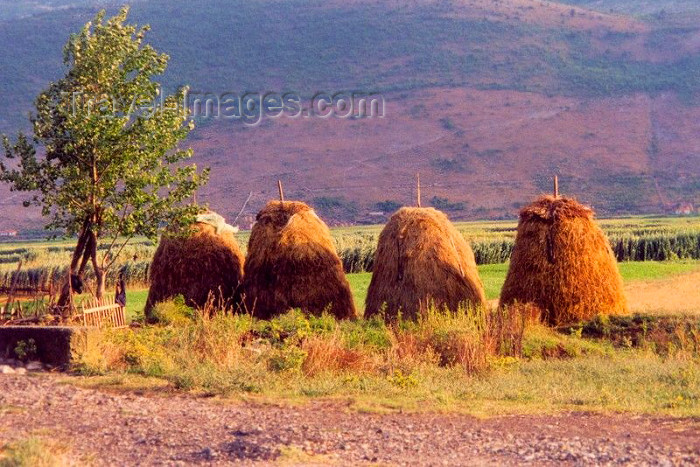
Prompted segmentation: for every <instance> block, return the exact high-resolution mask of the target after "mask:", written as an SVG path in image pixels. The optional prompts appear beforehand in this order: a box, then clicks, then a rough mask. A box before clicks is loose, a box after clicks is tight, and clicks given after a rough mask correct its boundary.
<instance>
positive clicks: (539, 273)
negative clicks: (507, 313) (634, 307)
mask: <svg viewBox="0 0 700 467" xmlns="http://www.w3.org/2000/svg"><path fill="white" fill-rule="evenodd" d="M593 217H594V213H593V211H592V210H591V209H589V208H587V207H585V206H583V205H581V204H579V203H578V202H576V201H575V200H573V199H571V198H565V197H558V198H555V197H553V196H543V197H541V198H539V199H537V200H536V201H535V202H534V203H532V204H531V205H529V206H527V207H525V208H524V209H523V210H522V211H521V212H520V222H519V223H518V233H517V236H516V239H515V246H514V248H513V255H512V257H511V261H510V268H509V270H508V275H507V276H506V281H505V284H504V286H503V290H502V292H501V300H500V304H501V306H505V305H510V304H513V303H528V304H533V305H534V306H536V307H537V308H538V309H539V310H540V312H541V316H542V319H543V320H544V321H545V322H547V323H549V324H551V325H554V326H559V325H565V324H571V323H574V322H579V321H584V320H588V319H591V318H593V317H594V316H598V315H619V314H627V313H629V310H628V306H627V300H626V298H625V295H624V291H623V285H622V277H621V276H620V272H619V271H618V268H617V263H616V261H615V256H614V255H613V252H612V250H611V248H610V244H609V242H608V240H607V238H606V236H605V234H604V233H603V231H602V230H601V229H600V228H599V227H598V226H597V225H596V224H595V222H594V220H593Z"/></svg>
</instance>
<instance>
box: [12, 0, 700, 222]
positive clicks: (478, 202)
mask: <svg viewBox="0 0 700 467" xmlns="http://www.w3.org/2000/svg"><path fill="white" fill-rule="evenodd" d="M95 3H97V2H94V1H93V2H90V1H89V0H82V1H80V2H78V1H73V2H69V1H54V2H49V1H45V2H41V1H37V2H33V4H35V5H34V6H35V7H36V8H34V9H24V10H22V11H17V12H15V13H13V14H12V15H10V14H7V15H6V16H0V38H1V39H2V40H3V43H6V44H13V47H6V48H4V49H3V50H0V63H2V64H3V66H2V67H0V91H2V93H3V95H4V96H5V97H6V99H5V104H4V110H3V112H2V113H0V132H14V131H15V130H16V129H18V128H22V127H25V128H26V126H27V124H26V113H27V111H28V110H29V109H30V108H31V102H32V99H33V97H34V96H35V95H36V94H37V93H38V92H39V91H40V90H41V89H43V88H44V87H45V86H46V83H47V82H48V81H49V80H52V79H56V78H57V77H58V76H60V74H61V73H62V66H61V62H60V60H61V47H62V45H63V43H64V42H65V40H66V38H67V37H68V34H69V33H70V32H73V31H75V30H77V29H78V28H79V27H80V26H81V25H82V24H83V23H84V22H86V21H88V20H89V19H90V18H91V16H92V15H93V14H94V12H95V11H96V10H97V7H95V6H91V5H94V4H95ZM102 3H105V2H102ZM695 3H696V2H691V1H684V0H677V1H672V0H663V1H658V0H657V1H654V2H651V1H645V0H632V1H627V0H626V1H622V0H613V1H605V2H603V1H596V0H569V1H561V2H552V1H539V0H500V1H496V2H494V1H492V0H460V1H428V0H418V1H411V2H404V1H400V2H399V1H395V2H394V1H390V2H377V1H370V0H351V1H349V2H348V1H345V2H339V1H337V0H331V1H315V0H292V1H284V2H281V1H280V2H277V1H267V0H257V1H250V0H247V1H242V0H236V1H233V2H232V1H226V0H209V1H207V2H189V1H184V0H167V1H166V0H150V1H142V2H135V3H134V4H133V9H132V20H134V21H137V22H138V23H149V24H151V26H152V31H151V33H150V36H149V37H150V40H151V41H152V43H153V44H154V46H155V47H157V48H158V49H160V50H162V51H165V52H167V53H168V54H170V56H171V63H170V68H169V71H168V73H167V75H166V76H165V77H164V85H165V86H166V87H167V88H170V89H172V88H173V87H175V86H177V85H180V84H185V83H186V84H189V85H191V86H192V88H193V89H196V90H199V91H208V92H212V93H218V94H221V93H224V92H236V93H243V92H245V91H253V92H259V93H264V92H267V91H274V92H286V91H295V92H297V93H299V94H300V95H301V96H302V97H304V98H305V99H306V98H308V97H310V96H312V95H314V94H315V93H316V92H319V91H326V92H330V93H333V92H338V91H348V90H350V91H353V90H355V91H363V92H374V93H378V94H381V95H382V96H383V97H384V99H385V102H386V107H385V117H384V118H351V119H340V118H329V119H320V118H311V119H307V118H297V119H292V118H284V117H283V118H279V119H263V120H262V122H261V124H260V125H258V126H248V125H244V124H242V123H241V122H240V121H231V120H222V119H219V120H214V119H204V120H201V121H200V122H199V127H198V129H197V130H196V131H195V132H194V133H193V134H192V136H191V138H190V141H189V143H190V144H191V145H192V147H193V148H194V149H195V153H196V156H195V157H196V159H195V160H196V161H197V163H199V164H201V165H209V166H211V167H212V168H213V176H212V181H211V183H210V185H209V186H208V187H207V188H206V189H205V190H204V193H203V194H202V198H203V199H205V200H206V201H208V202H209V203H210V204H211V206H212V207H213V208H214V209H216V210H218V211H220V212H222V213H223V214H225V215H227V216H228V217H234V216H235V215H236V213H237V212H238V211H239V210H240V208H241V205H242V204H243V202H244V200H245V199H246V198H247V197H248V194H249V193H250V192H252V193H253V195H252V197H251V202H250V203H249V205H248V208H247V209H246V213H245V214H247V217H245V219H246V221H249V220H250V215H252V214H253V213H254V212H255V211H256V210H257V209H258V208H259V207H260V206H261V205H262V204H263V203H264V201H265V200H266V199H268V198H269V197H271V196H274V191H275V189H276V187H275V182H276V180H277V179H278V178H279V179H282V180H283V182H284V184H285V187H286V191H287V196H288V197H298V198H301V199H304V200H307V201H309V202H311V203H313V204H314V205H316V206H317V207H318V208H319V210H320V211H321V212H322V213H323V214H324V215H326V216H328V217H329V218H331V219H332V220H333V221H334V222H357V221H366V222H380V221H382V217H381V216H371V215H370V212H373V211H386V210H390V209H391V208H392V207H394V206H396V205H398V204H403V203H410V202H412V199H413V197H414V194H413V191H414V190H413V185H414V181H413V178H414V176H415V173H416V172H420V173H421V180H422V182H423V185H424V189H423V196H424V201H425V202H426V203H427V204H430V203H432V204H435V205H437V206H438V207H441V208H442V209H445V210H447V211H448V212H449V213H450V215H451V217H453V218H459V219H467V218H501V217H512V216H514V215H515V213H516V212H517V208H518V207H519V206H520V205H522V204H523V203H524V202H526V201H528V200H529V199H531V198H532V197H533V196H535V195H537V194H538V193H540V192H542V191H544V190H548V189H549V184H550V179H551V176H552V175H553V174H555V173H558V174H559V175H560V177H561V179H562V189H563V191H565V192H566V193H570V194H576V195H577V196H578V197H579V198H580V199H582V200H583V201H585V202H588V203H591V204H593V205H594V206H595V207H596V208H597V209H598V210H599V212H600V213H601V214H604V215H611V214H627V213H633V214H644V213H659V212H664V211H667V210H669V209H671V208H672V207H673V206H674V205H675V204H677V203H680V202H683V201H688V202H692V203H695V204H700V166H699V165H698V160H699V159H700V137H698V134H700V98H699V97H700V92H699V91H700V79H699V78H700V22H698V21H697V20H698V19H700V7H698V6H696V4H695ZM0 5H4V0H3V1H0ZM47 5H48V6H49V7H51V8H52V9H51V10H49V11H47V12H42V9H45V8H46V7H47ZM27 8H28V7H27ZM111 8H112V9H113V7H111ZM5 11H9V10H5ZM37 31H41V34H37ZM20 201H21V197H17V196H12V195H11V194H9V193H7V190H6V189H5V188H4V187H3V188H1V189H0V207H2V210H3V212H4V215H3V216H2V217H0V229H3V228H11V227H13V226H14V227H15V228H17V227H19V228H31V227H34V226H36V225H37V215H36V213H33V214H30V213H28V211H27V210H25V209H23V208H22V207H21V202H20ZM378 203H379V204H378Z"/></svg>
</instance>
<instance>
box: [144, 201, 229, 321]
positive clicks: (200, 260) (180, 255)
mask: <svg viewBox="0 0 700 467" xmlns="http://www.w3.org/2000/svg"><path fill="white" fill-rule="evenodd" d="M207 216H215V217H216V218H219V219H220V220H221V221H222V223H220V224H217V223H214V222H211V217H207ZM235 232H236V230H235V229H234V228H232V227H231V226H229V225H227V224H226V223H225V222H223V218H222V217H221V216H218V215H216V214H213V213H207V214H205V215H204V217H201V216H200V217H198V222H195V223H194V224H193V225H192V228H191V231H190V232H188V233H187V234H173V233H166V234H164V235H163V236H162V237H161V240H160V244H159V245H158V249H157V250H156V253H155V255H154V257H153V262H152V263H151V267H150V274H149V276H150V288H149V291H148V299H147V300H146V309H145V312H146V317H147V318H149V320H152V319H153V316H152V313H151V312H152V309H153V307H154V306H155V304H156V303H158V302H161V301H164V300H167V299H169V298H172V297H174V296H176V295H182V296H183V297H184V298H185V303H187V304H188V305H189V306H193V307H197V308H202V307H204V305H205V304H206V303H207V301H209V300H211V301H212V304H213V305H214V306H215V307H217V308H220V309H225V308H235V307H237V305H238V304H239V302H240V292H241V282H242V280H243V253H241V250H240V248H239V247H238V243H237V242H236V238H235V235H234V234H235Z"/></svg>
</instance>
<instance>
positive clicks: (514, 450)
mask: <svg viewBox="0 0 700 467" xmlns="http://www.w3.org/2000/svg"><path fill="white" fill-rule="evenodd" d="M29 436H44V437H50V438H54V439H58V440H60V441H61V442H62V443H65V444H66V445H67V446H69V448H70V453H71V456H72V457H73V458H74V460H76V461H77V462H79V463H80V462H82V461H85V460H86V459H88V460H91V461H92V463H94V464H97V465H134V464H147V465H153V464H159V465H163V464H165V465H182V464H190V463H204V464H215V465H220V464H228V463H232V462H236V461H238V462H241V461H242V462H244V463H262V464H269V463H273V462H280V461H281V462H290V463H299V464H309V463H336V464H345V465H347V464H358V463H379V464H413V465H415V464H424V465H429V464H433V465H440V464H443V465H455V464H461V465H464V464H467V465H475V464H478V465H482V464H522V463H530V464H542V463H559V462H565V463H570V464H580V463H586V464H588V463H590V464H593V463H596V464H600V463H605V464H618V463H633V464H640V463H641V464H661V465H682V464H688V465H691V464H695V465H697V463H698V462H700V421H698V420H695V421H691V420H675V419H666V418H652V417H635V416H623V415H592V414H576V413H569V414H562V415H557V416H509V417H499V418H492V419H486V420H480V419H476V418H473V417H469V416H462V415H433V414H391V415H379V414H364V413H356V412H351V411H348V410H347V409H346V407H345V406H344V405H343V404H342V403H338V402H333V403H323V402H315V403H310V404H308V405H305V406H301V407H277V406H270V405H251V404H243V403H230V402H222V401H215V400H212V399H206V398H194V397H189V396H184V395H169V396H158V397H154V396H145V395H139V394H134V393H126V394H121V393H120V394H115V393H108V392H102V391H98V390H92V389H84V388H79V387H75V386H72V385H71V384H62V383H59V381H58V378H57V377H56V376H51V375H45V374H39V375H33V376H31V375H30V376H22V375H0V440H2V441H3V442H8V441H12V440H18V439H23V438H27V437H29Z"/></svg>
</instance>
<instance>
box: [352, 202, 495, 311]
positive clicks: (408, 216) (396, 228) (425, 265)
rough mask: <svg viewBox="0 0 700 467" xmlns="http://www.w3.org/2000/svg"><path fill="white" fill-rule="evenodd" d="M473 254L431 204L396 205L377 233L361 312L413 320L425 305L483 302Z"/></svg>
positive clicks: (452, 305)
mask: <svg viewBox="0 0 700 467" xmlns="http://www.w3.org/2000/svg"><path fill="white" fill-rule="evenodd" d="M485 301H486V299H485V295H484V287H483V285H482V283H481V279H480V278H479V272H478V270H477V268H476V262H475V261H474V253H473V251H472V249H471V247H470V246H469V244H468V243H467V241H466V240H465V239H464V237H463V236H462V234H460V233H459V232H458V231H457V229H456V228H455V227H454V226H453V225H452V223H451V222H450V221H449V219H448V218H447V216H446V215H445V214H443V213H442V212H440V211H437V210H435V209H433V208H401V209H399V210H398V211H397V212H396V213H394V215H392V216H391V218H390V219H389V222H388V223H387V224H386V226H385V227H384V230H382V233H381V234H380V236H379V245H378V247H377V252H376V253H375V258H374V271H373V273H372V281H371V282H370V285H369V290H368V292H367V306H366V309H365V316H366V317H370V316H373V315H375V314H377V313H381V312H384V313H385V317H386V318H387V319H395V318H396V317H397V315H398V313H399V312H400V313H401V315H402V316H403V317H405V318H410V319H413V318H416V317H417V316H418V314H420V313H421V312H423V311H425V309H426V308H427V307H429V306H436V307H438V308H448V309H450V310H457V309H458V308H459V307H460V306H465V305H466V306H469V305H472V306H473V305H476V306H483V305H484V304H485Z"/></svg>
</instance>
